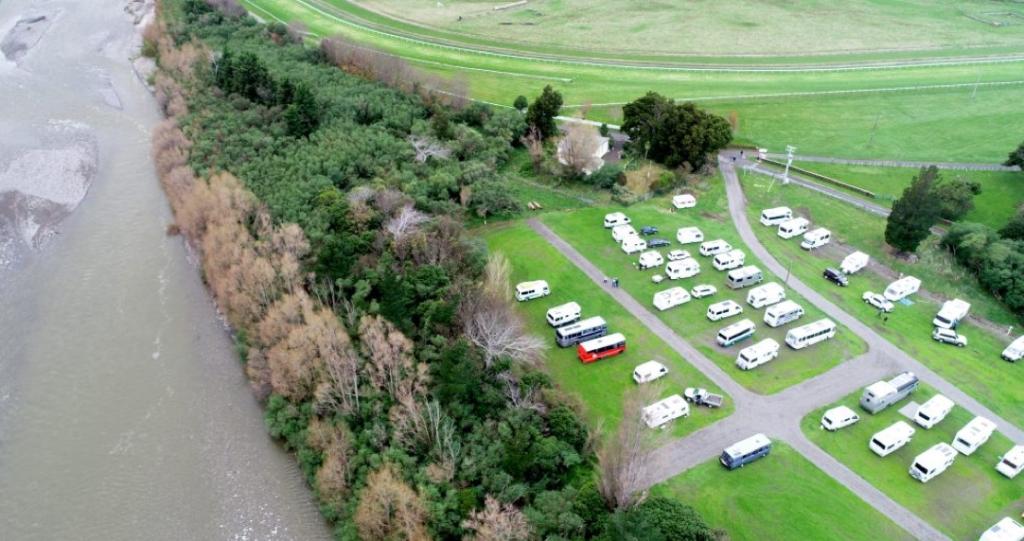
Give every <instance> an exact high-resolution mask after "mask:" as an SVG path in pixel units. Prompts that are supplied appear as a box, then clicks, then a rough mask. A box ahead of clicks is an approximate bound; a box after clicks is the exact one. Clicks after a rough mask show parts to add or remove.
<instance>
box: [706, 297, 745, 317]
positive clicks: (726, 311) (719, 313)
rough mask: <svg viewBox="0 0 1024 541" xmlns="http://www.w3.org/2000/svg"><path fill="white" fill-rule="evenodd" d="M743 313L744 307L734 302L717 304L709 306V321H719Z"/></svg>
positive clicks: (726, 301)
mask: <svg viewBox="0 0 1024 541" xmlns="http://www.w3.org/2000/svg"><path fill="white" fill-rule="evenodd" d="M742 313H743V307H742V306H740V305H739V304H737V303H736V301H733V300H725V301H722V302H716V303H714V304H712V305H710V306H708V313H707V316H708V319H710V320H711V321H718V320H721V319H725V318H727V317H732V316H738V315H740V314H742Z"/></svg>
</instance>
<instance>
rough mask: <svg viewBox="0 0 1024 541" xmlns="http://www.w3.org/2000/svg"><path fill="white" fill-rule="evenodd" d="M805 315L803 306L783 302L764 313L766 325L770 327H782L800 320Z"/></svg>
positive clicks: (791, 302)
mask: <svg viewBox="0 0 1024 541" xmlns="http://www.w3.org/2000/svg"><path fill="white" fill-rule="evenodd" d="M803 315H804V309H803V307H802V306H800V305H799V304H797V303H795V302H793V301H782V302H780V303H778V304H773V305H771V306H769V307H768V309H767V310H765V311H764V323H765V325H768V326H769V327H781V326H783V325H785V324H787V323H792V322H794V321H796V320H798V319H800V318H801V317H803Z"/></svg>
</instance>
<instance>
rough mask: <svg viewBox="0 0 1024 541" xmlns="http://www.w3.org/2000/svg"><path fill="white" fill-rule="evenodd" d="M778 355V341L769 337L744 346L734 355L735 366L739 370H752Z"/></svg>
mask: <svg viewBox="0 0 1024 541" xmlns="http://www.w3.org/2000/svg"><path fill="white" fill-rule="evenodd" d="M778 356H779V343H778V342H776V341H775V340H772V339H771V338H765V339H764V340H761V341H760V342H758V343H756V344H754V345H752V346H748V347H745V348H743V349H741V350H740V353H739V355H737V356H736V366H737V367H738V368H739V369H740V370H752V369H754V368H757V367H758V366H761V365H762V364H765V363H767V362H769V361H771V360H773V359H775V358H776V357H778Z"/></svg>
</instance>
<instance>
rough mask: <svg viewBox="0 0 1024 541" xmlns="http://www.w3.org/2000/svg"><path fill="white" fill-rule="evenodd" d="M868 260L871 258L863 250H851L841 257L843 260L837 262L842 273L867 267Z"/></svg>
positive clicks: (851, 272)
mask: <svg viewBox="0 0 1024 541" xmlns="http://www.w3.org/2000/svg"><path fill="white" fill-rule="evenodd" d="M870 260H871V258H870V257H869V256H868V254H865V253H864V252H853V253H852V254H850V255H848V256H846V257H844V258H843V262H842V263H840V264H839V270H841V271H843V274H853V273H855V272H858V271H860V270H861V269H863V268H864V267H867V266H868V261H870Z"/></svg>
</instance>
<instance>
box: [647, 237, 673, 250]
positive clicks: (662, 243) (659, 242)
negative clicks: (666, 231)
mask: <svg viewBox="0 0 1024 541" xmlns="http://www.w3.org/2000/svg"><path fill="white" fill-rule="evenodd" d="M671 245H672V243H671V242H669V241H667V240H665V239H651V240H649V241H647V247H648V248H664V247H666V246H671Z"/></svg>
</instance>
